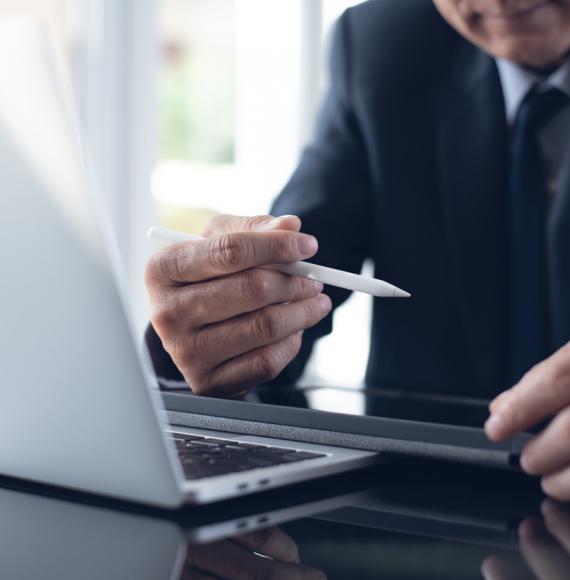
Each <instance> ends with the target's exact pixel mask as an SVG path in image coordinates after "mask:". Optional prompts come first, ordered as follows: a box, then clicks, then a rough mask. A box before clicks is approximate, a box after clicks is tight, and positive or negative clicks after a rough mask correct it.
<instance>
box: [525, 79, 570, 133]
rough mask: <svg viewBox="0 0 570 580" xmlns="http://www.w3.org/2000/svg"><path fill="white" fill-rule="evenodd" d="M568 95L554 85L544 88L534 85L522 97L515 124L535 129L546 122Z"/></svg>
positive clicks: (569, 101)
mask: <svg viewBox="0 0 570 580" xmlns="http://www.w3.org/2000/svg"><path fill="white" fill-rule="evenodd" d="M568 103H570V97H568V95H566V94H565V93H564V92H562V91H561V90H560V89H557V88H555V87H551V88H548V89H546V90H543V89H541V88H540V87H538V86H535V87H534V88H533V89H531V91H530V92H529V93H528V94H527V96H526V97H525V98H524V100H523V102H522V104H521V106H520V109H519V112H518V115H517V125H519V126H523V127H526V128H527V129H536V128H537V127H538V126H540V125H541V124H543V123H546V122H547V121H548V120H549V119H550V118H551V117H553V116H554V115H555V114H556V113H557V112H558V111H559V110H561V109H562V108H563V107H564V106H565V105H566V104H568Z"/></svg>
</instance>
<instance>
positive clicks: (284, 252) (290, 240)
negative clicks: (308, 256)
mask: <svg viewBox="0 0 570 580" xmlns="http://www.w3.org/2000/svg"><path fill="white" fill-rule="evenodd" d="M271 255H272V256H274V257H275V259H276V260H279V261H281V262H286V261H294V260H297V259H298V258H299V257H300V252H299V246H298V244H297V234H292V233H288V232H287V233H286V232H282V233H280V234H279V235H277V236H273V237H272V238H271Z"/></svg>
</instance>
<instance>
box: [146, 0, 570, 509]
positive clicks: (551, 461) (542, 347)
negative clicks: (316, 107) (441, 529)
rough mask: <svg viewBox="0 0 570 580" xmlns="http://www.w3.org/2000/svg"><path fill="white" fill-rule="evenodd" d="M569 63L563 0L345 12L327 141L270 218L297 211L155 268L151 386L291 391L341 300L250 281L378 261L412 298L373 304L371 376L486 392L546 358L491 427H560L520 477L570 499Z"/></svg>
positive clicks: (174, 253) (293, 282) (213, 234)
mask: <svg viewBox="0 0 570 580" xmlns="http://www.w3.org/2000/svg"><path fill="white" fill-rule="evenodd" d="M569 53H570V0H511V1H508V0H435V1H434V3H433V4H432V2H431V1H430V0H375V1H374V0H373V1H371V2H366V3H364V4H362V5H360V6H357V7H355V8H353V9H351V10H349V11H347V12H346V13H345V15H344V16H343V17H342V18H341V19H340V22H339V24H338V26H337V30H336V35H335V38H334V41H333V47H332V59H331V62H332V67H331V88H330V90H329V93H328V96H327V99H326V102H325V103H324V106H323V110H322V112H321V115H320V120H319V123H318V127H317V131H316V135H315V138H314V141H313V143H312V145H311V146H310V147H308V148H307V149H306V151H305V152H304V154H303V157H302V159H301V162H300V164H299V167H298V169H297V170H296V172H295V173H294V175H293V176H292V178H291V180H290V182H289V183H288V185H287V186H286V188H285V190H284V191H283V192H282V193H281V195H280V196H279V198H278V199H277V201H276V202H275V205H274V208H273V213H274V214H275V215H280V214H295V215H285V216H283V217H281V218H271V216H258V217H255V218H241V217H235V216H222V217H219V218H217V219H215V220H214V221H213V222H212V223H211V224H210V225H209V227H208V228H207V230H206V232H204V235H205V236H206V237H207V238H208V239H207V240H205V241H203V242H198V243H188V244H180V245H177V246H174V247H171V248H169V249H167V250H164V251H163V252H161V253H159V254H157V255H156V256H155V257H154V258H153V259H152V260H151V262H150V264H149V267H148V269H147V278H146V280H147V285H148V288H149V292H150V296H151V302H152V307H153V315H152V324H153V327H154V329H155V331H156V333H157V334H155V333H154V331H153V330H152V329H151V331H150V332H149V336H148V340H149V344H150V347H151V351H152V352H153V360H154V364H155V369H156V371H157V374H158V375H159V376H161V377H162V378H163V379H184V380H185V381H186V382H187V383H188V384H189V385H190V386H191V388H192V390H193V391H194V392H195V393H198V394H212V395H234V394H237V393H240V392H242V391H243V390H245V389H246V388H247V387H248V386H251V385H254V384H258V383H261V382H266V381H270V380H271V381H273V382H275V383H291V382H293V381H295V380H296V379H297V378H298V377H299V375H300V373H301V372H302V369H303V366H304V364H305V362H306V361H307V359H308V356H309V354H310V351H311V347H312V345H313V343H314V341H315V340H316V339H317V338H318V337H320V336H323V335H324V334H326V333H327V332H330V330H331V319H330V317H327V314H328V313H329V312H330V310H331V308H333V307H335V306H337V305H338V304H340V303H341V302H342V301H343V300H344V299H346V297H347V292H345V291H342V290H339V289H336V288H330V289H327V295H325V294H323V293H322V286H321V285H320V284H318V283H315V282H311V281H308V280H301V279H293V278H289V277H287V276H285V275H283V274H280V273H278V272H273V271H269V270H266V269H258V268H256V267H257V266H262V265H264V264H271V263H276V262H291V261H295V260H301V259H307V258H311V257H312V256H314V255H315V254H316V252H317V243H318V245H319V247H320V250H319V252H318V256H317V258H316V261H318V263H321V264H325V265H330V266H334V267H337V268H341V269H345V270H352V271H358V270H359V268H360V266H361V264H362V261H363V260H364V259H365V258H366V257H371V258H372V259H373V260H374V263H375V268H376V272H377V275H378V277H382V278H384V279H387V280H390V281H392V282H394V283H395V284H397V285H399V286H401V287H402V288H406V289H407V290H409V291H410V292H412V295H413V297H412V299H410V300H405V301H397V300H375V302H374V312H373V326H372V342H371V351H370V352H371V354H370V360H369V363H368V369H367V375H366V379H367V381H368V382H369V383H371V384H378V385H381V386H383V387H388V388H392V389H400V390H405V389H411V390H414V391H425V392H430V393H452V394H460V395H466V396H476V397H488V398H493V397H495V396H496V395H497V394H498V393H499V392H500V391H502V390H504V389H505V388H506V387H508V386H511V385H513V384H516V383H518V381H519V380H520V379H521V377H522V376H523V375H524V373H525V371H527V370H528V369H530V368H531V367H533V365H535V364H536V363H539V361H541V360H542V359H546V360H545V361H544V362H542V363H541V364H540V365H539V366H536V367H535V368H533V370H532V371H531V372H530V373H529V374H528V375H525V376H524V378H522V381H521V382H520V383H518V384H517V386H515V387H514V388H512V389H511V390H510V391H508V392H507V393H506V394H504V395H501V397H499V398H498V399H496V400H495V401H494V403H493V404H492V406H491V410H492V416H491V418H490V420H489V421H488V423H487V425H486V429H487V433H488V435H489V437H491V438H492V439H493V440H496V441H498V440H502V439H505V438H507V437H509V436H512V435H514V434H515V433H517V432H518V431H520V430H521V429H525V428H526V427H528V426H530V425H531V424H533V423H535V422H537V421H538V420H540V419H542V418H544V417H546V416H549V415H551V414H557V417H556V418H555V420H554V421H553V422H552V423H551V425H550V426H549V427H548V429H546V431H544V432H543V434H541V435H540V436H539V437H537V438H536V439H535V440H534V441H533V442H532V443H531V444H530V445H529V447H528V448H527V449H525V452H524V454H523V456H522V464H523V467H524V468H525V469H526V470H527V471H528V472H529V473H535V474H541V475H543V484H544V488H545V490H546V491H547V492H548V493H550V494H551V495H553V496H554V497H558V498H562V499H570V444H569V443H570V346H564V345H565V344H566V343H567V342H568V341H569V340H570V162H569V161H568V160H567V159H565V157H564V155H565V152H566V151H567V149H568V136H569V135H570V98H569V96H570V63H569V60H568V54H569ZM295 216H299V217H295ZM299 218H300V219H299ZM301 223H302V229H303V232H306V233H304V234H301V233H298V232H299V231H300V229H301ZM308 234H312V235H308ZM157 335H158V336H157ZM158 337H160V339H159V338H158ZM162 347H164V350H163V349H162ZM555 351H557V352H556V354H554V356H552V357H551V358H547V357H548V356H549V355H551V354H552V353H554V352H555ZM177 369H179V370H177Z"/></svg>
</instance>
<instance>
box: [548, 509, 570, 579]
mask: <svg viewBox="0 0 570 580" xmlns="http://www.w3.org/2000/svg"><path fill="white" fill-rule="evenodd" d="M541 511H542V515H543V517H544V524H545V526H546V528H547V529H548V531H549V532H550V533H551V534H552V535H553V536H554V537H555V538H556V540H557V541H558V543H559V544H560V545H561V546H563V547H564V549H565V550H566V552H567V553H568V554H570V510H569V509H568V506H563V505H560V504H559V503H556V502H554V501H552V500H550V499H547V500H545V501H544V502H543V504H542V506H541ZM568 573H569V576H570V570H568Z"/></svg>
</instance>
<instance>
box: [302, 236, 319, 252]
mask: <svg viewBox="0 0 570 580" xmlns="http://www.w3.org/2000/svg"><path fill="white" fill-rule="evenodd" d="M318 248H319V244H318V242H317V240H316V238H314V237H313V236H307V235H306V234H301V236H300V238H299V250H301V252H302V253H303V254H304V255H306V256H312V255H313V254H315V253H316V251H317V249H318Z"/></svg>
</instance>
